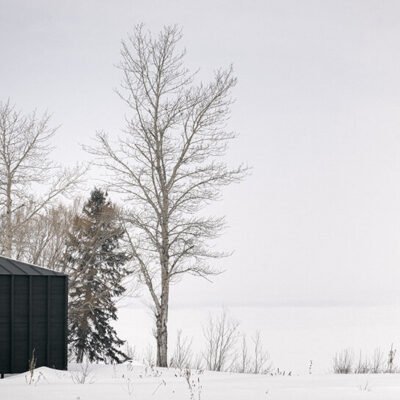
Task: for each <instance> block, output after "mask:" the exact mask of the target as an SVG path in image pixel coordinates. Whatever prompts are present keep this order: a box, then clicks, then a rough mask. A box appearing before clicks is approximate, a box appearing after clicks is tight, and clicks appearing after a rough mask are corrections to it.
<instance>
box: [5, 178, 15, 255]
mask: <svg viewBox="0 0 400 400" xmlns="http://www.w3.org/2000/svg"><path fill="white" fill-rule="evenodd" d="M11 185H12V184H11V179H10V178H8V179H7V188H6V221H5V222H6V223H5V232H4V233H3V234H4V236H3V238H4V241H3V255H5V256H6V257H11V250H12V239H13V232H12V197H11Z"/></svg>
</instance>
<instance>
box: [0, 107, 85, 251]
mask: <svg viewBox="0 0 400 400" xmlns="http://www.w3.org/2000/svg"><path fill="white" fill-rule="evenodd" d="M55 131H56V129H55V128H51V127H50V116H49V115H48V114H44V115H43V116H41V117H38V116H37V115H36V113H32V114H29V115H24V114H23V113H22V112H20V111H17V110H16V109H15V107H14V106H12V105H11V103H10V101H7V102H5V103H1V102H0V224H1V235H0V246H1V252H2V254H4V255H5V256H8V257H11V256H14V255H15V253H16V249H15V237H16V235H17V233H18V232H19V231H20V230H22V229H24V228H26V227H27V225H28V224H29V223H30V222H31V220H32V219H33V218H35V216H37V215H38V214H39V213H41V212H42V211H43V210H45V209H46V208H47V207H49V205H51V203H52V202H53V201H54V200H55V199H56V198H58V197H59V195H61V194H67V193H69V192H70V191H71V190H72V189H73V188H74V187H75V186H76V184H77V182H78V181H79V180H80V178H81V177H82V175H83V171H82V170H81V169H80V168H74V169H73V170H65V169H64V170H63V169H61V168H60V167H57V166H56V164H55V163H53V162H52V161H51V160H50V159H49V154H50V152H51V146H50V140H51V138H52V137H53V135H54V133H55ZM35 192H36V193H42V194H41V195H39V194H37V195H34V193H35Z"/></svg>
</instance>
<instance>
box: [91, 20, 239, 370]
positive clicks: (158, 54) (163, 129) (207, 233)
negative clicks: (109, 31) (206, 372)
mask: <svg viewBox="0 0 400 400" xmlns="http://www.w3.org/2000/svg"><path fill="white" fill-rule="evenodd" d="M180 39H181V33H180V31H179V29H178V28H177V27H164V29H162V31H161V32H160V33H159V34H158V36H156V37H153V36H152V35H151V34H149V33H147V32H145V31H144V29H143V27H142V26H138V27H136V28H135V31H134V33H133V34H132V35H131V36H130V37H129V38H128V40H126V41H124V42H122V51H121V57H122V61H121V64H120V69H121V71H122V73H123V80H122V85H121V89H120V91H119V95H120V97H121V98H122V99H123V100H124V101H125V103H126V104H127V106H128V108H129V115H128V116H127V126H126V129H125V135H124V136H123V137H122V138H120V139H119V141H118V142H117V143H114V142H113V141H112V140H110V139H109V137H108V136H107V135H106V134H105V133H102V132H100V133H98V134H97V139H98V146H97V147H96V148H92V149H89V151H91V152H92V153H94V154H95V155H97V156H98V162H99V164H100V165H104V166H105V167H106V168H107V169H108V172H109V173H110V174H109V185H110V189H114V190H115V191H117V192H120V193H122V194H123V195H124V200H125V204H126V218H125V224H126V229H127V232H128V233H129V241H130V247H131V251H132V256H133V258H134V260H135V262H136V267H137V269H136V272H137V273H138V275H139V277H140V279H141V280H142V282H143V283H144V284H145V285H146V286H147V288H148V290H149V294H150V296H151V299H152V306H153V308H154V315H155V321H156V329H155V336H156V340H157V365H158V366H163V367H165V366H167V364H168V355H167V350H168V330H167V323H168V305H169V297H170V285H171V283H173V282H174V281H175V280H176V279H177V278H179V277H181V276H182V275H183V274H186V273H188V274H193V275H197V276H200V277H207V276H209V275H213V274H215V273H218V270H216V269H214V268H213V267H212V266H210V263H209V262H208V260H210V259H212V258H218V257H221V256H223V255H224V253H221V252H216V251H213V250H211V248H210V247H209V243H208V242H209V240H210V239H214V238H216V237H217V236H218V234H219V233H220V231H221V228H222V227H223V226H224V219H223V218H214V217H208V216H204V213H203V212H202V213H200V211H202V210H203V207H204V206H205V205H207V204H208V203H209V202H210V201H212V200H215V199H217V198H218V197H219V195H220V193H221V188H222V187H224V186H226V185H229V184H230V183H232V182H236V181H239V180H240V179H241V178H242V177H243V176H244V175H245V172H246V168H245V167H244V166H239V167H236V168H233V169H231V168H229V167H228V166H227V165H226V163H224V162H223V160H221V156H223V155H224V154H225V152H226V150H227V145H228V142H229V141H230V140H231V139H233V138H234V137H235V135H234V133H232V132H230V131H228V130H227V128H226V125H227V120H228V118H229V115H230V106H231V97H230V92H231V89H232V88H233V87H234V86H235V83H236V79H235V77H234V76H233V73H232V69H231V68H230V69H228V70H218V71H217V72H216V73H215V75H214V77H213V79H212V80H211V81H210V82H208V83H196V74H192V73H190V71H189V70H188V69H187V68H185V66H184V56H185V51H180V50H179V49H178V44H179V41H180Z"/></svg>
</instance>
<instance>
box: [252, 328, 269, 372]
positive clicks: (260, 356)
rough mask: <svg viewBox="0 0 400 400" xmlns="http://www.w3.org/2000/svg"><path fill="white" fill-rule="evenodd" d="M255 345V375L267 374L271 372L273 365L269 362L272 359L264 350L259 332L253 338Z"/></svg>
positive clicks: (253, 370)
mask: <svg viewBox="0 0 400 400" xmlns="http://www.w3.org/2000/svg"><path fill="white" fill-rule="evenodd" d="M253 345H254V361H253V369H252V371H251V372H252V373H253V374H265V373H268V372H270V370H271V368H272V364H271V363H270V362H269V360H270V357H269V354H268V352H267V351H265V350H264V347H263V344H262V340H261V334H260V332H259V331H257V332H256V333H255V335H254V338H253Z"/></svg>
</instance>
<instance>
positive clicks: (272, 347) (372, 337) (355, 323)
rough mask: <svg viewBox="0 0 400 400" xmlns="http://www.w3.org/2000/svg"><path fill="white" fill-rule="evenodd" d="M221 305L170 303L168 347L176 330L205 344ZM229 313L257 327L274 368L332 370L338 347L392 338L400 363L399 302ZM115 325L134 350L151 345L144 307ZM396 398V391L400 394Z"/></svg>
mask: <svg viewBox="0 0 400 400" xmlns="http://www.w3.org/2000/svg"><path fill="white" fill-rule="evenodd" d="M219 312H221V308H208V307H172V309H171V311H170V341H171V343H170V350H172V349H173V345H174V341H175V337H176V331H177V330H178V329H182V330H183V333H184V335H186V336H189V337H193V349H194V351H200V350H201V348H202V346H203V335H202V325H204V324H205V323H206V322H207V318H208V315H209V314H211V315H216V314H218V313H219ZM229 312H230V314H231V316H232V317H233V318H235V319H237V320H238V321H239V322H240V323H241V326H240V329H241V331H242V332H244V333H246V334H247V336H248V337H250V336H251V335H253V334H254V332H255V331H257V330H259V331H260V333H261V335H262V338H263V344H264V347H265V348H266V349H267V350H268V352H269V353H270V356H271V360H272V362H273V366H274V367H275V368H280V369H281V370H286V371H293V373H294V374H303V375H304V374H308V368H309V364H310V360H312V361H313V373H316V374H327V373H330V372H331V370H332V358H333V357H334V355H335V353H336V352H339V351H341V350H342V349H347V348H349V349H352V350H353V351H354V356H355V357H357V356H358V354H359V351H362V352H363V353H364V354H365V355H369V356H370V355H372V353H373V351H374V349H375V348H377V347H380V348H381V350H382V351H383V353H384V355H385V356H386V355H387V353H388V351H389V349H390V346H391V344H392V343H393V346H394V348H396V349H398V352H397V355H396V362H397V364H398V365H400V307H399V306H374V307H366V306H364V307H230V308H229ZM118 315H119V321H118V322H117V331H118V333H119V335H120V336H121V337H122V338H123V339H126V340H128V341H129V343H130V344H131V345H135V346H136V348H137V350H138V351H139V353H140V351H141V350H143V349H146V347H147V345H148V344H149V343H150V344H152V345H154V338H153V336H152V328H153V320H152V317H151V313H150V311H149V310H148V309H145V308H139V307H122V308H120V310H119V314H118ZM399 399H400V397H399Z"/></svg>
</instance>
